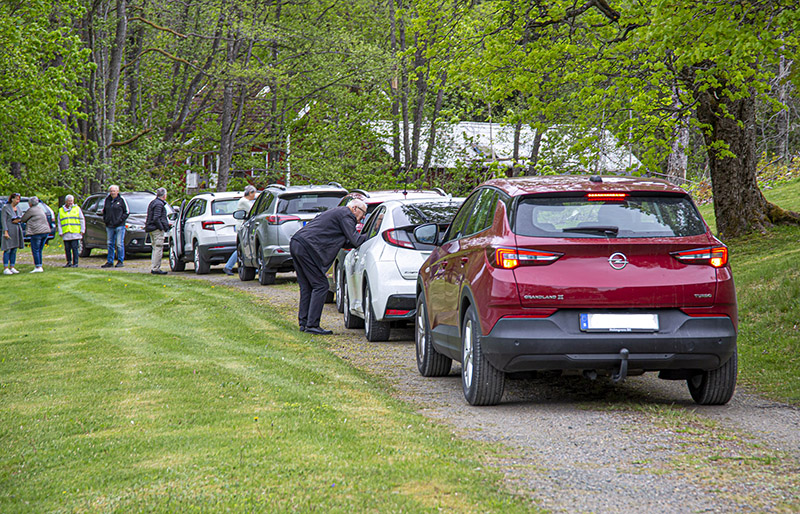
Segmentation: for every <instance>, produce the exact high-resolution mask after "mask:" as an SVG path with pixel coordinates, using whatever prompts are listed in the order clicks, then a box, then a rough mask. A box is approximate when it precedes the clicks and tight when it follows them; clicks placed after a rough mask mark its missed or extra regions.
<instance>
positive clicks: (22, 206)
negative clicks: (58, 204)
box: [0, 195, 57, 242]
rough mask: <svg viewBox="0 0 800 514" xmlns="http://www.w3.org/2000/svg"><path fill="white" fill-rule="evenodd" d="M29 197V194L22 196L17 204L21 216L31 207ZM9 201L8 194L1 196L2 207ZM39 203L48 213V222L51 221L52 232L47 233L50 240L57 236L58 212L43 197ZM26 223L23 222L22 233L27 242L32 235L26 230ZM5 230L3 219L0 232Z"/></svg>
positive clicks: (0, 222) (0, 203)
mask: <svg viewBox="0 0 800 514" xmlns="http://www.w3.org/2000/svg"><path fill="white" fill-rule="evenodd" d="M28 199H29V198H28V197H27V196H22V197H20V201H19V203H18V204H17V210H18V211H19V215H20V216H22V215H23V214H25V211H27V210H28V208H29V207H30V203H28ZM7 203H8V195H4V196H3V197H2V198H0V209H2V208H3V207H5V205H6V204H7ZM39 205H41V206H42V207H43V208H44V212H45V214H46V215H47V222H48V223H50V233H49V234H47V241H50V240H51V239H53V238H54V237H55V236H56V219H57V218H56V213H55V212H53V209H51V208H50V207H49V206H48V205H47V204H46V203H44V202H43V201H42V200H41V199H40V200H39ZM25 225H26V223H23V224H22V234H23V240H24V241H26V242H27V241H30V240H31V237H30V236H29V235H28V234H27V232H26V231H25ZM3 230H5V229H4V228H3V225H2V221H0V233H2V231H3Z"/></svg>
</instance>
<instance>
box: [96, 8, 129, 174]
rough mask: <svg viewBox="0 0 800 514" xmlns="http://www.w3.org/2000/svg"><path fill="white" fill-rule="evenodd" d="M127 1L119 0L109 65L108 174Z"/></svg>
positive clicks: (105, 150)
mask: <svg viewBox="0 0 800 514" xmlns="http://www.w3.org/2000/svg"><path fill="white" fill-rule="evenodd" d="M127 5H128V2H127V0H117V9H116V15H117V29H116V34H115V37H114V47H113V48H112V49H111V58H110V59H109V64H108V82H107V83H106V88H105V100H106V101H105V113H106V114H105V125H104V126H103V129H102V130H103V145H104V146H103V148H102V150H101V152H102V156H103V167H104V168H105V170H104V171H105V172H106V174H107V172H108V171H110V170H109V166H110V165H111V149H112V146H111V143H113V142H114V123H115V122H116V113H117V96H118V94H119V80H120V75H121V73H120V70H121V68H122V56H123V55H125V41H126V39H127V38H128V13H127Z"/></svg>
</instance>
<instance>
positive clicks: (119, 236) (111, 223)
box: [100, 185, 130, 268]
mask: <svg viewBox="0 0 800 514" xmlns="http://www.w3.org/2000/svg"><path fill="white" fill-rule="evenodd" d="M129 212H130V211H129V210H128V203H127V202H126V201H125V199H124V198H123V197H122V196H120V194H119V186H117V185H113V186H110V187H109V188H108V196H106V200H105V202H103V223H105V225H106V241H107V242H108V261H107V262H106V263H105V264H103V265H102V266H100V267H101V268H111V267H112V266H114V251H115V250H116V254H117V265H116V267H117V268H121V267H123V266H124V264H123V261H124V260H125V221H126V220H127V219H128V214H129Z"/></svg>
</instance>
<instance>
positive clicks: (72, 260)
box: [64, 239, 80, 265]
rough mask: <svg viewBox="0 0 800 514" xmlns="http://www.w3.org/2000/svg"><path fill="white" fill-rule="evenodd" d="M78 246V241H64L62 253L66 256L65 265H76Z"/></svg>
mask: <svg viewBox="0 0 800 514" xmlns="http://www.w3.org/2000/svg"><path fill="white" fill-rule="evenodd" d="M79 244H80V240H79V239H70V240H69V241H64V253H65V254H66V256H67V264H76V265H77V264H78V246H79Z"/></svg>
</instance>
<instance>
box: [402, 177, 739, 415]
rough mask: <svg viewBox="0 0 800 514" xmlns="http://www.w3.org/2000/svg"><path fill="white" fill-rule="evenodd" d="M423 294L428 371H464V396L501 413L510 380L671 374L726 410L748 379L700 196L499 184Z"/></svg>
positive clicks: (576, 183)
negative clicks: (741, 378) (510, 376)
mask: <svg viewBox="0 0 800 514" xmlns="http://www.w3.org/2000/svg"><path fill="white" fill-rule="evenodd" d="M415 236H416V238H417V240H418V241H421V242H427V243H432V244H435V245H436V248H435V249H434V250H433V251H432V252H431V254H430V256H429V257H428V259H427V260H426V261H425V263H424V264H423V265H422V269H421V270H420V274H419V279H418V284H417V317H416V350H417V367H418V368H419V371H420V373H421V374H422V375H424V376H437V375H444V374H447V373H448V372H449V370H450V367H451V363H452V361H453V360H456V361H459V362H461V366H462V372H461V382H462V386H463V390H464V396H465V397H466V399H467V401H468V402H469V403H470V404H472V405H493V404H496V403H498V402H499V401H500V399H501V397H502V394H503V386H504V379H505V376H506V373H510V372H527V371H538V370H558V371H569V372H576V371H578V372H583V374H584V375H585V376H587V377H589V378H595V377H596V376H597V375H598V374H607V375H610V376H611V378H612V380H614V381H619V380H623V379H624V378H625V377H626V376H628V375H634V374H641V373H644V372H649V371H658V372H659V377H660V378H663V379H667V380H686V381H687V383H688V387H689V391H690V393H691V396H692V398H693V399H694V401H695V402H697V403H699V404H703V405H719V404H725V403H727V402H728V400H729V399H730V398H731V396H732V395H733V392H734V389H735V386H736V374H737V351H736V335H737V324H738V319H737V304H736V292H735V289H734V283H733V275H732V273H731V268H730V266H729V264H728V249H727V247H726V246H725V245H723V244H722V243H721V242H720V241H719V240H718V239H716V238H715V237H714V236H713V235H712V234H711V231H710V230H709V228H708V226H707V225H706V224H705V222H704V221H703V219H702V217H701V216H700V213H699V212H698V210H697V208H696V206H695V205H694V203H693V202H692V200H691V198H690V197H689V195H688V194H686V193H685V192H684V191H683V190H681V189H680V188H678V187H675V186H672V185H671V184H669V183H667V182H663V181H660V180H655V179H638V178H630V177H596V176H595V177H591V178H589V177H588V176H565V177H528V178H520V179H497V180H490V181H488V182H486V183H485V184H483V185H481V186H480V187H479V188H477V189H476V190H475V191H474V192H473V193H472V194H471V195H470V196H469V198H468V199H467V200H466V202H464V205H463V206H462V207H461V209H460V210H459V212H458V213H457V214H456V216H455V218H454V220H453V223H452V224H451V225H450V227H449V228H448V229H447V231H444V232H443V231H441V230H440V229H439V227H438V226H437V225H435V224H431V225H423V226H420V227H418V228H417V229H416V231H415Z"/></svg>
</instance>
